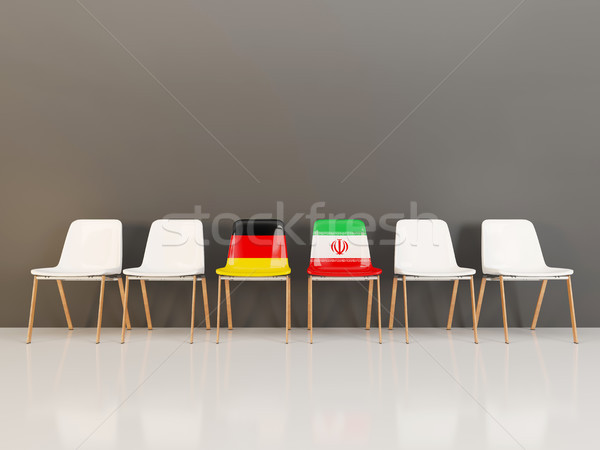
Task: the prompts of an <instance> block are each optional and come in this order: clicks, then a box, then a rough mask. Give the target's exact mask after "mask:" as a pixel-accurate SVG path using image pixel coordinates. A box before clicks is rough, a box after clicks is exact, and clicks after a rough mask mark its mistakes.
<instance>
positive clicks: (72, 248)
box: [27, 219, 131, 344]
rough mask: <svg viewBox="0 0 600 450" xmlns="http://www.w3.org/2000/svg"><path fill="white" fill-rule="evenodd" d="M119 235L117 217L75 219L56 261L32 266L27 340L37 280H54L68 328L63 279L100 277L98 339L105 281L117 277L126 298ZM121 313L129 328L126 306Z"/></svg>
mask: <svg viewBox="0 0 600 450" xmlns="http://www.w3.org/2000/svg"><path fill="white" fill-rule="evenodd" d="M122 235H123V226H122V225H121V222H119V221H118V220H112V219H109V220H106V219H104V220H76V221H74V222H73V223H72V224H71V226H70V227H69V231H68V232H67V237H66V239H65V243H64V245H63V250H62V254H61V255H60V260H59V262H58V265H57V266H55V267H45V268H43V269H33V270H32V271H31V274H32V275H33V292H32V294H31V311H30V313H29V328H28V330H27V343H28V344H29V343H30V342H31V334H32V332H33V318H34V316H35V303H36V295H37V284H38V280H56V284H58V291H59V293H60V298H61V300H62V305H63V309H64V311H65V317H66V318H67V325H68V327H69V330H72V329H73V324H72V323H71V316H70V314H69V307H68V306H67V298H66V296H65V291H64V288H63V285H62V282H63V281H100V306H99V308H98V326H97V329H96V344H97V343H99V342H100V329H101V327H102V308H103V305H104V283H105V282H106V281H117V282H118V283H119V290H120V292H121V301H122V302H123V303H124V302H125V300H124V292H123V281H122V279H121V264H122V262H121V260H122V254H123V239H122ZM123 316H124V317H125V320H126V322H127V327H129V328H131V325H130V323H129V314H127V308H126V307H124V314H123Z"/></svg>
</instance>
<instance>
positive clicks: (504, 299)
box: [500, 276, 508, 344]
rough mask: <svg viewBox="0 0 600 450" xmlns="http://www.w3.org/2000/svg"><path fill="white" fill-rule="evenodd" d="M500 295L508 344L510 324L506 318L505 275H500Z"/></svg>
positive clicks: (505, 337) (505, 340)
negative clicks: (508, 324)
mask: <svg viewBox="0 0 600 450" xmlns="http://www.w3.org/2000/svg"><path fill="white" fill-rule="evenodd" d="M500 297H501V300H502V322H503V323H504V342H506V343H507V344H508V326H507V323H506V322H507V320H506V296H505V295H504V277H503V276H500Z"/></svg>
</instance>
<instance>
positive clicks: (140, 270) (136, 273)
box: [123, 266, 202, 277]
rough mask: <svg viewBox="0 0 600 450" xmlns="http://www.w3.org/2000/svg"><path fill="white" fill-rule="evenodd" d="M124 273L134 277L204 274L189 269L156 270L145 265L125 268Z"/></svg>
mask: <svg viewBox="0 0 600 450" xmlns="http://www.w3.org/2000/svg"><path fill="white" fill-rule="evenodd" d="M123 274H124V275H128V276H133V277H186V276H193V275H202V274H199V273H192V272H190V271H189V270H187V271H185V270H182V271H177V270H169V271H156V270H152V269H147V268H145V267H143V266H140V267H132V268H130V269H125V270H123Z"/></svg>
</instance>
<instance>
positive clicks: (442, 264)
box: [389, 219, 477, 344]
mask: <svg viewBox="0 0 600 450" xmlns="http://www.w3.org/2000/svg"><path fill="white" fill-rule="evenodd" d="M395 247H396V248H395V251H394V274H395V276H394V284H393V286H392V303H391V307H390V325H389V328H390V330H391V329H392V328H393V327H394V309H395V307H396V290H397V287H398V279H399V278H402V285H403V288H404V289H403V290H404V331H405V333H406V343H407V344H408V307H407V295H406V282H407V281H454V286H453V289H452V300H451V301H450V312H449V314H448V324H447V326H446V329H448V330H449V329H451V328H452V318H453V316H454V305H455V303H456V294H457V292H458V282H459V281H460V280H466V281H469V283H470V285H471V312H472V314H473V335H474V339H475V343H477V326H476V318H475V287H474V285H473V275H474V274H475V269H468V268H465V267H459V265H458V264H457V263H456V257H455V255H454V248H453V246H452V238H451V237H450V230H449V229H448V225H447V224H446V222H444V221H443V220H437V219H436V220H433V219H421V220H419V219H410V220H409V219H405V220H399V221H398V223H397V224H396V245H395Z"/></svg>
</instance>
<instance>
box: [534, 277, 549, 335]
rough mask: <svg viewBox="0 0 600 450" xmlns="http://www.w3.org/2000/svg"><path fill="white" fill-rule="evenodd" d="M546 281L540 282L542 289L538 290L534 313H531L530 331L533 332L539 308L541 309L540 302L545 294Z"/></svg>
mask: <svg viewBox="0 0 600 450" xmlns="http://www.w3.org/2000/svg"><path fill="white" fill-rule="evenodd" d="M547 284H548V280H544V281H542V288H541V289H540V295H539V296H538V301H537V305H536V306H535V313H533V321H532V322H531V329H532V330H535V327H536V326H537V321H538V317H539V315H540V308H541V307H542V300H544V293H545V292H546V285H547Z"/></svg>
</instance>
